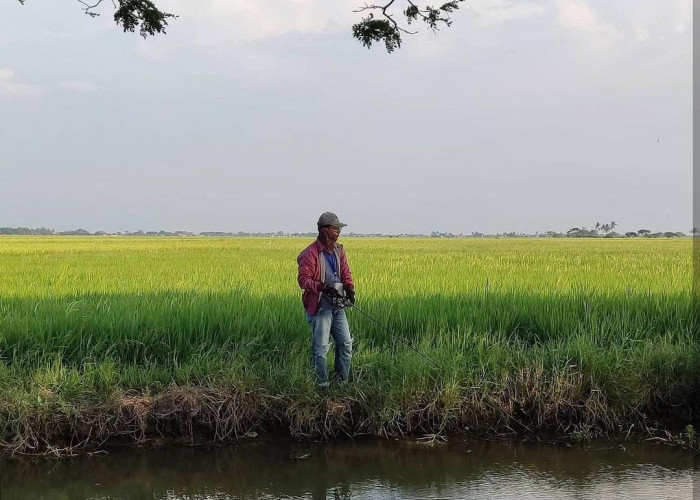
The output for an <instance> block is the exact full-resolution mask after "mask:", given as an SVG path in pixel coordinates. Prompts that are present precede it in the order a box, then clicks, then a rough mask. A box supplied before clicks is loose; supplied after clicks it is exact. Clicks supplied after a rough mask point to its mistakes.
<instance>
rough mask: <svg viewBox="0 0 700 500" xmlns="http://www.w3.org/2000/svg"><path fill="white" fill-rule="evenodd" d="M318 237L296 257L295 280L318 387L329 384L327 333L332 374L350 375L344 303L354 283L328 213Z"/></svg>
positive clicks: (344, 378)
mask: <svg viewBox="0 0 700 500" xmlns="http://www.w3.org/2000/svg"><path fill="white" fill-rule="evenodd" d="M317 225H318V238H317V239H316V241H314V242H313V243H312V244H311V245H309V246H308V247H306V248H305V249H304V251H303V252H301V253H300V254H299V256H298V257H297V263H298V264H299V273H298V276H297V281H298V282H299V286H300V287H301V288H302V289H303V290H304V293H303V294H302V297H301V300H302V302H303V303H304V309H305V310H306V320H307V321H308V322H309V325H311V335H312V342H311V357H312V359H313V364H314V370H315V372H316V382H317V383H318V386H319V387H322V388H326V387H328V386H329V385H330V381H329V380H328V363H327V360H326V356H327V355H328V349H329V347H330V336H331V335H332V336H333V340H334V341H335V367H334V369H335V375H336V377H337V378H338V380H340V381H341V382H346V381H347V380H348V376H349V375H350V359H351V358H352V338H351V337H350V327H349V326H348V320H347V317H346V316H345V309H344V305H345V304H347V303H349V304H354V303H355V284H354V283H353V281H352V274H351V273H350V266H349V265H348V259H347V257H346V255H345V250H344V249H343V246H342V245H340V244H338V237H339V236H340V230H341V228H343V227H345V226H346V225H347V224H343V223H342V222H340V220H338V216H337V215H335V214H334V213H332V212H325V213H323V214H321V217H319V219H318V223H317Z"/></svg>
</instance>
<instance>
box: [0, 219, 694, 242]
mask: <svg viewBox="0 0 700 500" xmlns="http://www.w3.org/2000/svg"><path fill="white" fill-rule="evenodd" d="M616 226H617V223H616V222H615V221H611V222H609V223H604V224H601V223H599V222H596V224H595V226H593V229H587V228H586V226H582V227H572V228H571V229H569V230H568V231H566V232H557V231H545V232H543V233H540V232H539V231H538V232H536V233H535V234H528V233H517V232H515V231H512V232H503V233H480V232H478V231H475V232H472V233H470V234H464V233H457V234H455V233H450V232H442V231H433V232H431V233H430V234H423V233H402V234H383V233H369V234H367V233H364V234H363V233H353V232H347V233H343V236H362V237H376V238H386V237H409V238H410V237H412V238H639V237H642V238H679V237H685V236H687V234H685V233H682V232H672V231H663V232H661V231H659V232H652V231H650V230H649V229H639V230H638V231H627V232H625V234H620V233H617V232H615V231H614V229H615V227H616ZM4 234H6V235H11V234H12V235H41V236H52V235H72V236H217V237H231V236H237V237H245V236H250V237H266V238H278V237H288V236H292V237H305V238H306V237H308V238H313V237H315V236H316V233H315V232H306V233H286V232H284V231H275V232H261V233H255V232H246V231H237V232H225V231H203V232H201V233H193V232H191V231H134V232H129V231H121V232H115V233H108V232H106V231H96V232H94V233H91V232H90V231H87V230H85V229H81V228H78V229H73V230H70V231H54V230H53V229H48V228H45V227H39V228H28V227H0V235H4ZM690 234H691V235H693V236H697V235H698V234H700V231H698V229H697V228H695V227H693V228H692V229H691V231H690Z"/></svg>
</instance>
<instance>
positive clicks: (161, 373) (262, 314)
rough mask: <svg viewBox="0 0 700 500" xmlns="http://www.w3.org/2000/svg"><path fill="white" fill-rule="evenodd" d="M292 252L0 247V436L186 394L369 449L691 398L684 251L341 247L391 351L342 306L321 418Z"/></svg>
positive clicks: (693, 383)
mask: <svg viewBox="0 0 700 500" xmlns="http://www.w3.org/2000/svg"><path fill="white" fill-rule="evenodd" d="M308 243H309V242H308V241H307V240H304V239H297V238H203V237H189V238H127V237H2V238H0V269H2V270H3V271H2V273H0V428H4V429H6V431H5V434H4V435H5V436H10V437H6V439H5V440H6V441H10V442H14V443H17V442H24V441H22V439H19V438H17V435H18V434H17V433H20V432H28V431H27V429H30V428H32V427H31V426H29V427H28V426H27V424H26V422H27V419H29V418H30V416H31V415H34V417H32V418H34V420H35V421H37V422H39V421H50V420H51V419H52V418H55V419H58V420H60V419H59V418H58V417H55V416H56V415H64V416H65V415H72V416H76V415H81V412H83V411H86V410H85V409H86V408H89V407H92V408H95V407H101V408H104V409H105V411H108V410H109V411H112V412H117V413H118V412H121V411H126V410H120V409H119V408H121V406H120V404H121V403H119V401H120V398H122V399H123V398H129V397H133V396H130V395H133V394H140V395H148V398H156V399H149V401H150V402H151V403H152V404H154V405H155V404H156V403H155V401H156V400H157V398H158V397H162V398H165V399H166V400H169V399H168V397H169V396H167V395H168V394H170V393H172V391H173V390H176V389H174V388H182V387H199V388H208V389H207V390H217V391H223V393H225V394H230V391H233V390H234V389H235V392H234V393H235V394H239V393H241V394H255V397H254V398H253V396H250V397H251V398H253V399H250V401H252V403H251V404H252V405H253V407H255V408H268V410H266V411H262V410H261V411H262V413H261V414H260V419H261V420H260V422H268V423H270V422H277V423H278V424H281V425H283V426H287V427H288V428H289V429H297V430H299V429H307V430H309V429H311V431H309V432H320V433H331V434H332V433H333V432H336V431H338V432H341V433H343V432H344V433H353V432H357V433H374V434H379V435H387V434H394V433H401V432H416V431H419V432H428V431H435V432H445V431H447V430H450V429H453V430H454V429H463V428H465V427H469V426H476V427H479V426H480V425H481V426H483V427H484V428H494V429H499V428H500V429H503V428H512V427H514V426H516V427H517V426H518V425H521V427H520V428H524V427H527V428H530V427H532V426H534V427H537V428H539V427H543V428H544V427H551V426H554V427H555V428H560V429H565V428H567V426H569V424H568V423H567V422H568V421H569V420H570V421H572V422H574V421H576V422H574V424H571V428H580V427H575V426H576V425H579V424H581V422H584V421H585V422H584V423H586V425H588V424H590V425H602V426H603V427H614V426H615V425H616V424H619V423H620V422H623V421H630V419H634V418H642V417H641V415H649V416H651V415H652V414H655V415H657V416H669V415H671V414H674V415H676V417H678V415H680V416H681V418H685V415H686V414H688V412H690V410H689V408H691V407H692V403H691V399H692V398H694V397H695V395H697V394H698V392H699V391H698V386H699V384H700V366H699V364H698V363H699V361H698V360H700V345H699V342H698V338H697V336H696V335H695V332H694V331H693V328H692V321H691V317H692V311H693V300H692V294H691V288H692V287H691V281H692V278H691V275H692V272H691V269H692V264H691V245H692V243H691V241H690V240H685V239H672V240H660V239H658V240H657V239H653V240H652V239H596V240H585V239H571V240H569V239H440V238H430V239H427V238H426V239H409V238H386V239H382V238H349V237H348V238H345V239H344V244H345V247H346V249H347V252H348V255H349V259H350V263H351V266H352V270H353V274H354V277H355V281H356V285H357V290H358V306H359V307H361V308H362V310H364V311H366V312H368V313H370V314H371V315H372V316H374V317H376V318H377V320H378V321H379V322H380V323H382V324H383V325H386V326H387V327H388V328H389V330H391V331H393V332H395V333H396V334H397V335H398V336H400V337H401V339H397V338H396V337H394V336H392V335H390V334H389V333H388V332H387V331H386V330H385V329H384V328H382V327H380V326H378V325H377V324H375V323H373V322H372V321H370V320H368V319H367V318H366V317H364V316H363V315H360V314H358V313H357V312H356V311H353V310H352V309H350V310H349V311H348V316H349V321H350V326H351V330H352V332H353V335H354V337H355V340H356V348H357V351H356V353H355V357H354V360H353V382H352V383H351V384H350V385H349V386H347V387H344V388H340V389H338V390H337V391H336V390H334V392H332V394H331V397H332V398H337V399H336V400H335V401H336V402H337V405H336V406H333V405H331V406H328V405H329V404H330V403H329V402H328V400H327V399H323V396H322V395H319V394H318V393H317V392H316V391H315V388H314V384H313V376H312V372H311V370H310V366H309V365H310V354H309V343H310V333H309V329H308V325H307V324H306V321H305V319H304V313H303V309H302V306H301V300H300V295H301V291H300V290H299V289H298V287H297V284H296V255H297V254H298V252H299V251H300V250H301V249H302V248H304V247H305V246H306V245H307V244H308ZM404 342H408V343H409V344H410V345H411V346H412V347H413V348H415V349H417V350H418V351H420V352H421V353H423V354H425V355H426V356H428V357H429V358H430V359H432V360H433V361H434V362H435V364H432V363H429V362H427V361H426V360H425V359H424V358H422V357H421V356H420V355H419V354H417V353H416V352H414V351H412V350H411V349H409V348H408V347H407V346H406V345H405V344H404ZM331 357H332V356H331ZM177 390H179V389H177ZM201 390H204V389H201ZM226 391H229V392H226ZM158 395H160V396H158ZM144 397H146V396H144ZM207 397H209V396H207ZM237 397H238V396H237ZM195 399H197V398H195ZM204 399H206V400H207V401H209V399H207V398H204ZM197 400H199V399H197ZM263 401H265V403H264V404H263ZM151 403H149V404H151ZM139 404H140V403H139ZM144 404H145V403H144ZM290 405H291V406H290ZM324 405H325V406H324ZM470 405H476V406H477V407H473V406H470ZM110 408H111V410H110ZM139 408H140V407H139ZM289 408H293V410H290V409H289ZM129 411H131V410H129ZM139 411H140V410H139ZM144 411H145V410H144ZM153 411H156V410H153ZM212 411H213V410H212ZM348 411H350V412H351V413H352V415H353V416H352V418H350V417H348V416H347V412H348ZM266 412H267V413H266ZM319 412H330V413H329V414H332V415H336V416H335V417H333V418H336V419H337V423H338V427H337V428H335V427H333V425H332V424H331V423H329V424H328V426H325V427H324V425H325V424H323V425H322V424H321V423H320V422H324V420H323V419H322V418H321V417H320V416H319ZM334 412H335V413H334ZM690 413H692V412H690ZM696 413H697V412H696ZM38 415H44V417H41V418H39V417H38ZM292 415H293V417H292ZM342 415H345V416H342ZM416 415H420V416H421V417H416ZM341 416H342V418H341ZM76 418H77V417H76ZM95 418H96V417H95ZM105 418H106V417H105ZM188 418H189V417H188ZM305 418H308V419H309V420H308V422H307V423H304V422H305V421H304V419H305ZM644 418H646V417H644ZM649 418H651V417H649ZM42 419H43V420H42ZM46 419H48V420H46ZM421 419H423V420H421ZM513 419H516V420H515V421H517V422H518V424H514V423H513V422H514V420H513ZM577 419H578V420H577ZM154 420H157V418H155V417H154ZM331 421H332V419H331V420H330V421H327V422H331ZM20 422H24V423H23V424H22V425H20ZM207 422H209V420H207ZM311 422H315V423H313V424H312V423H311ZM475 422H476V423H475ZM468 423H469V425H468ZM207 425H208V424H207ZM261 425H262V424H261ZM523 426H524V427H523ZM19 429H24V431H20V430H19ZM333 429H335V431H334V430H333ZM339 429H340V430H339ZM353 429H354V430H353ZM299 432H302V431H299Z"/></svg>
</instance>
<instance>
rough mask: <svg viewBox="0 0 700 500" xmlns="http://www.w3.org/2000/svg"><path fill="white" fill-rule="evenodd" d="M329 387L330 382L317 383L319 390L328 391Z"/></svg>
mask: <svg viewBox="0 0 700 500" xmlns="http://www.w3.org/2000/svg"><path fill="white" fill-rule="evenodd" d="M330 386H331V383H330V382H319V383H318V388H319V389H328V388H329V387H330Z"/></svg>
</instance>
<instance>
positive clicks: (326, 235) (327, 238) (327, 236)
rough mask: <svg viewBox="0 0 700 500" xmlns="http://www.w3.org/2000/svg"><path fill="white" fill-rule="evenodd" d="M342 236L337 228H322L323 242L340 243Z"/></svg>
mask: <svg viewBox="0 0 700 500" xmlns="http://www.w3.org/2000/svg"><path fill="white" fill-rule="evenodd" d="M339 236H340V228H339V227H336V226H330V225H328V226H321V237H322V241H324V242H328V243H335V242H336V241H338V237H339Z"/></svg>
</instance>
